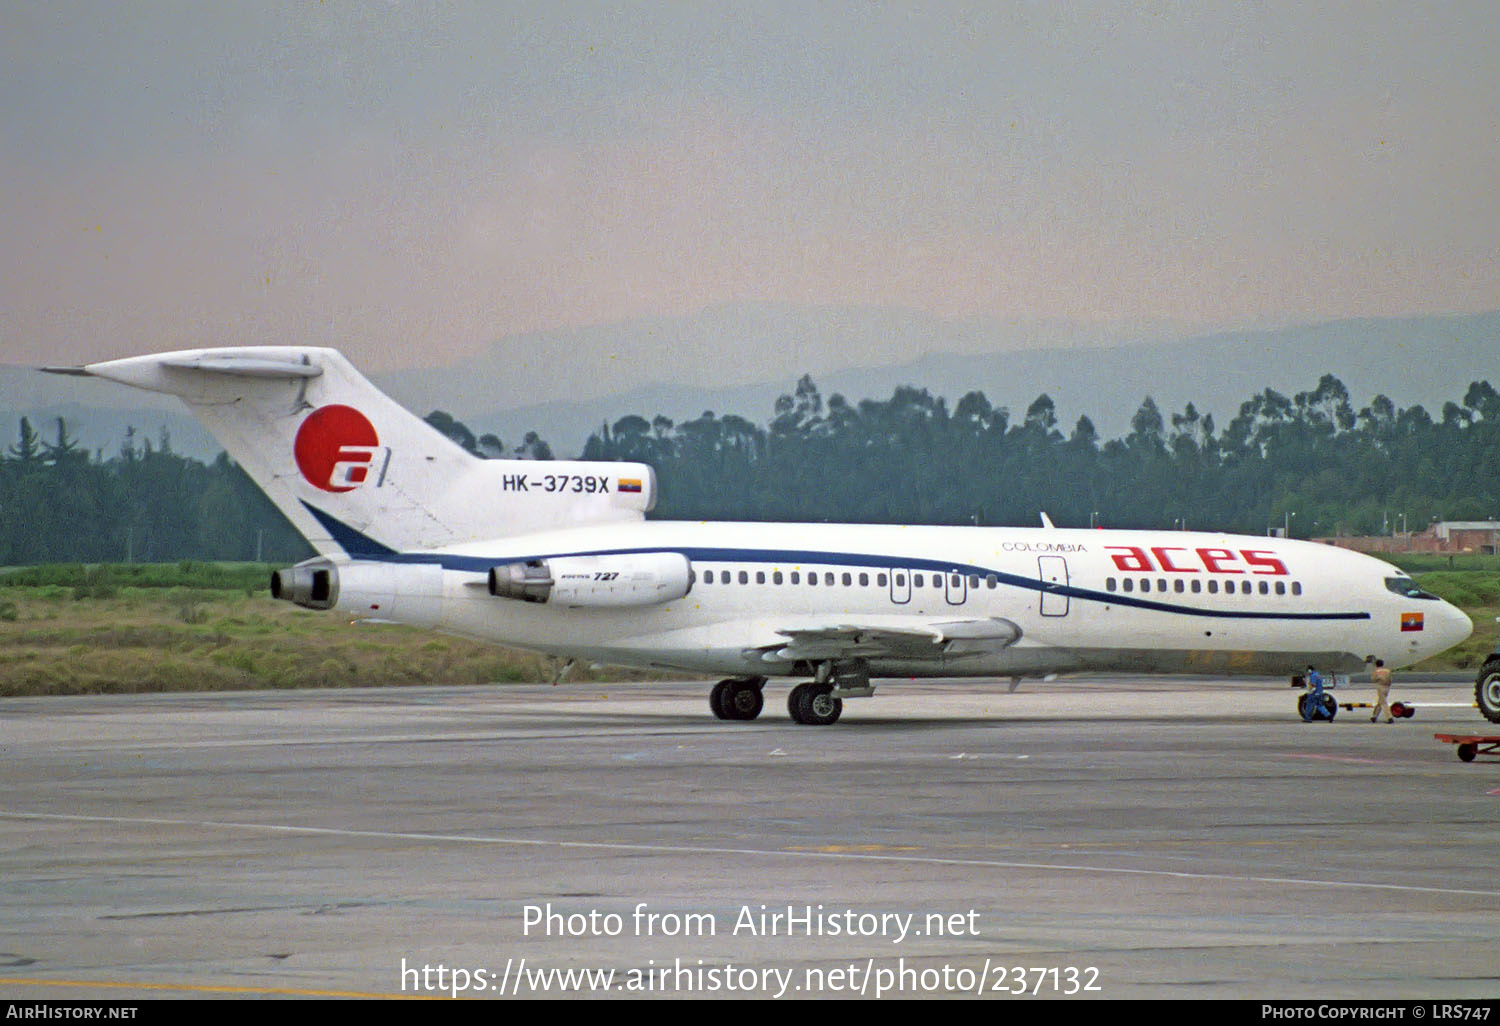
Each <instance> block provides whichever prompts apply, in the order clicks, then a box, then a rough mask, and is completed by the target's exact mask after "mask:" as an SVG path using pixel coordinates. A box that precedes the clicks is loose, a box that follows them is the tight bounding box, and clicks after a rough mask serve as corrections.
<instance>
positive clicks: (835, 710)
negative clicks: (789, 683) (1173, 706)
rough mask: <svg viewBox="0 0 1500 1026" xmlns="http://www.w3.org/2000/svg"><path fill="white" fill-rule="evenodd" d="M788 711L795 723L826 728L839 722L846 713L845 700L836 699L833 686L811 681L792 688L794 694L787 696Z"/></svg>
mask: <svg viewBox="0 0 1500 1026" xmlns="http://www.w3.org/2000/svg"><path fill="white" fill-rule="evenodd" d="M786 711H787V712H789V713H791V714H792V722H794V723H801V724H803V725H805V726H809V727H826V726H828V725H829V724H830V723H835V722H837V721H838V718H839V715H840V714H841V713H842V712H843V711H844V700H843V699H842V698H835V697H834V694H833V685H832V684H819V683H818V682H817V681H814V680H810V681H808V682H807V683H806V684H798V685H797V686H796V687H794V688H792V693H791V694H790V695H787V696H786Z"/></svg>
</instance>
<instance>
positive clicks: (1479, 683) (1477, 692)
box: [1474, 657, 1500, 723]
mask: <svg viewBox="0 0 1500 1026" xmlns="http://www.w3.org/2000/svg"><path fill="white" fill-rule="evenodd" d="M1474 701H1475V703H1476V704H1477V705H1478V706H1479V711H1480V712H1481V713H1483V714H1484V718H1485V719H1487V720H1489V721H1490V722H1491V723H1500V659H1497V658H1493V657H1491V658H1490V659H1487V660H1485V664H1484V668H1483V669H1481V670H1480V671H1479V676H1478V677H1475V678H1474Z"/></svg>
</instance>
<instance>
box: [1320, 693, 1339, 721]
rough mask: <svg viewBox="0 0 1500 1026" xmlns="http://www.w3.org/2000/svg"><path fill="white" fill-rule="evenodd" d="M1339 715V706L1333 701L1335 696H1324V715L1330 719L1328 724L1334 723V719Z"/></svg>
mask: <svg viewBox="0 0 1500 1026" xmlns="http://www.w3.org/2000/svg"><path fill="white" fill-rule="evenodd" d="M1338 713H1339V704H1338V703H1337V702H1335V701H1334V700H1333V696H1332V695H1324V696H1323V715H1324V716H1327V717H1328V722H1329V723H1332V722H1333V718H1334V717H1335V716H1337V715H1338Z"/></svg>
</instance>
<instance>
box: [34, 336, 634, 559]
mask: <svg viewBox="0 0 1500 1026" xmlns="http://www.w3.org/2000/svg"><path fill="white" fill-rule="evenodd" d="M45 369H46V370H49V371H52V372H54V373H69V374H86V375H89V376H93V377H100V378H106V379H109V380H112V381H117V382H119V383H121V384H125V385H130V386H133V387H135V388H143V389H148V390H150V391H153V392H165V393H168V394H170V395H175V396H177V397H178V398H180V399H181V400H182V401H183V402H185V403H186V404H187V405H188V408H189V409H190V410H191V411H192V412H193V413H194V415H196V416H197V417H198V418H199V419H200V420H201V421H203V423H204V425H205V426H206V427H207V428H208V429H209V430H210V431H211V432H212V433H213V435H214V437H215V438H217V439H218V440H219V442H220V444H222V445H223V446H224V448H225V449H226V450H227V451H228V453H229V455H230V457H231V458H233V459H234V460H235V461H236V462H238V463H239V464H240V466H241V467H243V468H244V469H245V471H246V473H248V474H249V475H250V477H251V478H252V479H253V480H254V481H255V482H256V484H258V485H259V486H260V487H261V489H262V490H264V491H265V493H266V494H267V495H268V496H269V497H270V499H271V501H272V502H274V503H275V504H276V506H277V508H279V509H280V510H281V511H282V513H284V514H285V515H286V517H287V518H288V519H289V520H290V521H291V522H292V524H293V525H294V526H296V528H297V529H298V530H299V531H301V533H302V534H303V535H304V536H305V537H306V538H307V540H308V541H309V542H311V543H312V545H313V547H314V548H315V549H317V550H318V551H319V552H320V553H323V554H326V555H338V554H347V555H350V556H354V557H361V556H363V557H372V556H379V555H383V554H388V553H392V552H401V551H406V550H414V549H415V550H421V549H433V548H442V547H446V546H451V545H460V544H464V543H466V542H474V541H483V540H486V539H491V538H498V537H506V536H510V535H516V534H524V533H527V532H530V531H538V530H544V529H549V528H559V527H568V526H573V525H584V524H602V523H610V522H615V521H636V520H641V519H643V518H644V516H645V514H646V513H647V512H648V511H649V510H650V509H651V508H652V506H654V505H655V501H656V476H655V474H654V472H653V471H652V469H651V468H650V467H649V466H646V465H645V464H641V463H598V462H581V461H568V460H555V461H542V460H486V459H481V458H479V457H477V456H474V455H473V454H471V453H469V452H467V451H465V450H464V449H463V448H462V447H461V446H459V445H458V444H456V443H455V442H453V441H452V440H451V439H449V438H448V437H447V436H445V435H444V434H442V433H441V432H440V431H438V430H437V429H435V428H433V427H432V426H431V425H429V424H427V423H426V422H424V421H423V420H421V419H420V418H418V417H416V416H415V415H413V414H412V413H410V412H409V411H407V410H406V409H404V408H402V407H401V406H400V405H399V404H397V403H396V402H395V401H394V400H392V399H391V398H390V397H389V396H387V395H385V394H384V393H383V392H381V391H380V390H379V389H378V388H376V387H375V386H374V385H373V384H371V383H370V382H369V381H368V380H367V379H366V378H365V377H364V376H363V375H361V374H360V373H359V372H358V371H357V370H355V369H354V367H353V365H352V364H350V363H349V361H348V360H346V359H345V358H344V357H343V355H342V354H340V353H339V352H338V351H336V350H333V349H320V348H308V347H300V346H262V347H246V348H235V349H193V350H183V351H180V352H173V353H159V354H156V355H152V356H139V357H131V358H129V359H124V360H111V361H107V362H104V363H94V364H89V365H87V366H85V367H72V368H45Z"/></svg>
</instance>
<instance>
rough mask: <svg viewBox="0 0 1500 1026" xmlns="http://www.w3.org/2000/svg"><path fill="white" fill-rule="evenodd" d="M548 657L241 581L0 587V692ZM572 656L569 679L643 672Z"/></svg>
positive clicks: (408, 676)
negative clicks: (251, 590)
mask: <svg viewBox="0 0 1500 1026" xmlns="http://www.w3.org/2000/svg"><path fill="white" fill-rule="evenodd" d="M557 665H558V664H557V662H556V661H555V660H553V659H551V658H549V657H546V656H540V655H535V654H533V653H529V652H520V651H515V650H512V649H504V648H497V647H495V646H492V645H482V644H479V643H477V642H471V641H467V640H465V639H462V638H453V637H447V636H444V635H439V634H434V633H432V632H431V631H422V630H415V629H412V628H406V627H397V626H384V625H382V626H373V625H372V626H364V625H360V626H353V627H351V626H350V625H349V624H348V622H347V621H345V620H344V619H342V618H341V617H339V616H338V615H337V614H333V613H314V612H309V611H307V610H302V609H298V608H296V607H295V606H291V605H289V604H287V603H284V602H274V601H272V600H271V599H270V598H269V597H268V596H266V595H264V594H258V595H255V596H247V595H246V594H245V592H244V590H237V591H235V590H205V589H190V588H171V589H162V588H150V589H145V588H140V589H138V588H128V587H127V588H120V589H117V590H115V591H114V593H113V594H112V595H110V596H109V597H105V598H95V597H90V596H87V595H85V596H79V597H75V591H74V590H73V589H68V588H63V587H56V586H53V587H19V588H18V587H9V588H3V589H0V696H15V695H64V694H93V693H106V692H109V693H126V692H137V691H219V690H240V689H254V688H299V687H355V686H360V687H363V686H371V685H399V684H489V683H495V682H541V681H550V680H552V679H553V676H554V675H555V673H556V668H557ZM642 677H643V675H641V674H638V673H635V672H633V671H629V670H620V669H608V670H600V671H589V670H588V669H587V668H585V667H581V666H580V667H577V668H575V670H574V671H573V672H572V673H570V674H569V678H568V679H570V680H589V679H606V680H621V679H627V680H630V679H642Z"/></svg>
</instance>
